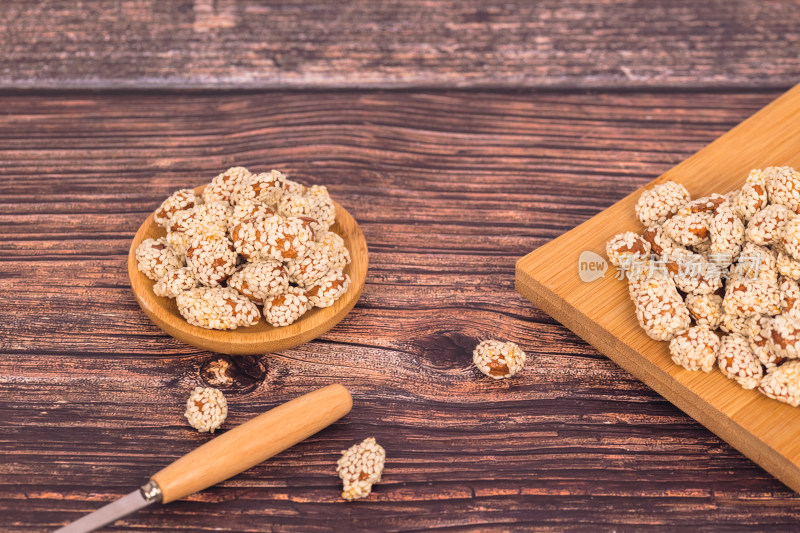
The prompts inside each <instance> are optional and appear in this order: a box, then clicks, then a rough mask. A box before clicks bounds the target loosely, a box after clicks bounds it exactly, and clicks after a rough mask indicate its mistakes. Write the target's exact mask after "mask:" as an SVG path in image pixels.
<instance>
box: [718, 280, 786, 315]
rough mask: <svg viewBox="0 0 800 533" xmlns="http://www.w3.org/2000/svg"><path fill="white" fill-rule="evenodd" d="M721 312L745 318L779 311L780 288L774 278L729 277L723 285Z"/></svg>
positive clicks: (774, 313) (775, 313) (773, 313)
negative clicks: (723, 295) (723, 296)
mask: <svg viewBox="0 0 800 533" xmlns="http://www.w3.org/2000/svg"><path fill="white" fill-rule="evenodd" d="M722 308H723V312H724V313H726V314H731V315H736V316H739V317H743V318H747V317H751V316H753V315H759V314H761V315H777V314H779V313H780V289H779V287H778V280H777V279H776V278H764V279H761V278H756V279H752V278H748V277H731V278H728V282H727V283H726V286H725V298H724V300H723V302H722Z"/></svg>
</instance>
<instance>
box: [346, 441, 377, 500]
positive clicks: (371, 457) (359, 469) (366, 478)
mask: <svg viewBox="0 0 800 533" xmlns="http://www.w3.org/2000/svg"><path fill="white" fill-rule="evenodd" d="M385 462H386V450H384V449H383V447H382V446H381V445H380V444H378V443H377V442H375V438H374V437H369V438H367V439H364V440H363V441H362V442H360V443H359V444H354V445H353V446H351V447H350V448H348V449H346V450H342V456H341V457H340V458H339V460H338V461H337V462H336V472H337V473H338V474H339V478H341V480H342V484H343V487H342V498H344V499H345V500H349V501H351V500H359V499H361V498H366V497H367V496H369V494H370V492H371V491H372V485H374V484H375V483H378V482H379V481H380V480H381V474H382V473H383V465H384V463H385Z"/></svg>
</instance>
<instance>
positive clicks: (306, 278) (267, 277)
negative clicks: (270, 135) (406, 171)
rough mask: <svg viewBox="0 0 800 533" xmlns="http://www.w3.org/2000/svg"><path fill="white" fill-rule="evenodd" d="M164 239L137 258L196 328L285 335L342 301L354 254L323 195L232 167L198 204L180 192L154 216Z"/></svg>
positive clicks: (145, 246) (150, 242)
mask: <svg viewBox="0 0 800 533" xmlns="http://www.w3.org/2000/svg"><path fill="white" fill-rule="evenodd" d="M153 218H154V220H155V222H156V223H157V224H158V225H159V226H161V227H162V228H164V230H165V235H164V236H163V237H160V238H158V239H146V240H144V241H142V243H141V244H140V245H139V247H138V248H137V249H136V261H137V265H138V268H139V271H140V272H142V273H143V274H144V275H146V276H147V277H148V278H150V279H151V280H153V281H154V282H155V284H154V285H153V292H154V293H155V294H156V295H157V296H163V297H166V298H175V299H176V302H177V305H178V310H179V311H180V313H181V316H183V318H184V319H186V321H187V322H189V323H190V324H192V325H195V326H199V327H202V328H208V329H235V328H238V327H248V326H253V325H255V324H257V323H258V322H259V320H260V319H261V317H262V309H263V317H264V319H265V320H266V321H267V323H269V324H270V325H272V326H275V327H278V326H288V325H289V324H292V323H293V322H295V321H296V320H298V319H299V318H300V317H301V316H303V314H305V313H306V312H307V311H309V310H310V309H312V308H313V307H330V306H331V305H333V303H334V302H335V301H336V300H337V299H338V298H340V297H341V296H342V295H343V294H345V293H346V292H347V290H348V288H349V286H350V277H349V276H348V275H347V274H345V273H344V268H345V267H346V266H347V265H348V264H349V263H350V252H349V251H348V250H347V247H346V246H345V242H344V239H342V237H341V236H340V235H338V234H336V233H335V232H333V231H331V230H330V228H331V226H332V225H333V223H334V222H335V218H336V209H335V205H334V203H333V201H332V200H331V198H330V196H328V191H327V189H326V188H325V187H323V186H319V185H314V186H312V187H305V186H303V185H301V184H299V183H297V182H294V181H291V180H289V179H287V178H286V176H284V175H283V174H282V173H280V172H278V171H277V170H273V171H271V172H264V173H261V174H253V173H251V172H250V171H249V170H247V169H246V168H244V167H233V168H230V169H228V170H227V171H226V172H223V173H222V174H220V175H219V176H217V177H216V178H214V179H213V180H211V183H209V184H208V185H207V186H206V188H205V190H204V191H203V193H202V195H196V194H195V193H194V191H192V190H191V189H181V190H179V191H176V192H175V193H173V194H172V195H171V196H170V197H169V198H167V199H166V200H164V202H163V203H162V204H161V206H160V207H159V208H158V209H157V210H156V212H155V213H154V215H153Z"/></svg>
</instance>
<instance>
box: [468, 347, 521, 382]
mask: <svg viewBox="0 0 800 533" xmlns="http://www.w3.org/2000/svg"><path fill="white" fill-rule="evenodd" d="M525 359H526V356H525V352H523V351H522V350H521V349H520V347H519V346H517V345H516V344H514V343H513V342H502V341H498V340H494V339H489V340H485V341H481V342H480V343H479V344H478V346H476V347H475V350H474V351H473V352H472V361H473V362H474V363H475V366H476V367H478V370H480V371H481V372H483V373H484V374H486V375H487V376H489V377H490V378H492V379H505V378H510V377H512V376H514V375H515V374H517V373H518V372H519V371H520V370H522V368H523V367H524V366H525Z"/></svg>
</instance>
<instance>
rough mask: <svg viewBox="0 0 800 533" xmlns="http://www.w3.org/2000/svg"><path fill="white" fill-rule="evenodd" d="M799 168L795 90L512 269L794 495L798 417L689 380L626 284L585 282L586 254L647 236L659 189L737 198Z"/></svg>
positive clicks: (721, 386)
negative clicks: (645, 207)
mask: <svg viewBox="0 0 800 533" xmlns="http://www.w3.org/2000/svg"><path fill="white" fill-rule="evenodd" d="M785 165H788V166H792V167H800V85H798V86H796V87H794V88H793V89H792V90H791V91H789V92H787V93H786V94H784V95H782V96H781V97H780V98H779V99H777V100H775V101H774V102H772V103H771V104H770V105H768V106H767V107H765V108H764V109H762V110H761V111H759V112H758V113H756V114H755V115H753V116H752V117H750V118H749V119H747V121H745V122H743V123H742V124H740V125H739V126H737V127H736V128H734V129H733V130H731V131H730V132H728V133H726V134H725V135H723V136H722V137H720V138H719V139H717V140H716V141H714V142H713V143H712V144H710V145H709V146H707V147H706V148H704V149H703V150H701V151H699V152H698V153H696V154H694V155H693V156H692V157H690V158H689V159H687V160H686V161H683V162H682V163H681V164H679V165H677V166H675V167H674V168H672V169H670V170H669V171H667V172H665V173H664V174H662V175H661V176H660V177H659V178H657V179H655V180H653V181H652V182H651V183H649V184H648V185H647V186H645V187H643V188H642V189H639V190H637V191H635V192H634V193H632V194H630V195H628V196H626V197H625V198H624V199H622V200H620V201H619V202H617V203H616V204H614V205H613V206H611V207H609V208H608V209H605V210H603V211H602V212H601V213H599V214H597V215H595V216H594V217H592V218H591V219H590V220H588V221H586V222H585V223H583V224H581V225H580V226H579V227H577V228H575V229H573V230H571V231H569V232H567V233H566V234H564V235H562V236H561V237H559V238H557V239H555V240H554V241H552V242H550V243H547V244H546V245H545V246H542V247H541V248H539V249H537V250H535V251H533V252H531V253H530V254H528V255H526V256H525V257H524V258H522V259H520V260H519V262H518V263H517V269H516V270H517V273H516V276H517V290H519V291H520V292H521V293H522V294H523V295H525V297H526V298H528V299H530V300H532V301H533V302H534V303H536V304H538V305H539V307H541V308H542V309H543V310H545V311H547V312H548V313H550V314H551V315H552V316H553V317H555V318H556V319H558V320H560V321H561V322H562V323H563V324H565V325H566V326H568V327H569V328H570V329H572V331H574V332H576V333H578V334H579V335H580V336H581V337H582V338H584V339H586V340H587V341H588V342H589V343H590V344H592V346H595V347H596V348H598V349H599V350H600V351H602V352H603V353H605V354H606V355H608V356H609V357H610V358H611V359H612V360H614V361H616V362H617V363H619V364H620V366H622V367H623V368H625V369H627V370H629V371H630V372H631V373H632V374H634V375H635V376H637V377H638V378H640V379H641V380H642V381H644V382H645V383H647V384H648V385H650V386H651V387H653V388H654V389H655V390H656V391H658V392H659V393H661V394H662V395H664V397H665V398H667V399H668V400H670V401H671V402H673V403H674V404H675V405H677V406H678V407H680V408H681V409H683V410H684V411H685V412H687V413H688V414H690V415H691V416H692V417H694V418H695V419H696V420H698V421H699V422H701V423H702V424H704V425H705V426H706V427H708V428H709V429H711V430H712V431H714V432H715V433H717V434H718V435H720V436H721V437H722V438H723V439H725V440H726V441H727V442H729V443H730V444H732V445H733V446H734V447H736V448H737V449H739V450H741V451H742V452H743V453H745V454H746V455H747V456H748V457H750V458H752V459H753V460H754V461H756V462H757V463H759V464H761V465H762V466H764V468H766V469H767V470H769V471H770V472H772V473H773V474H774V475H775V476H776V477H778V478H779V479H781V480H782V481H783V482H784V483H786V484H787V485H789V486H790V487H792V488H793V489H794V490H796V491H798V492H800V409H797V408H795V407H791V406H789V405H786V404H782V403H779V402H777V401H775V400H771V399H769V398H767V397H766V396H764V395H762V394H761V393H759V392H758V391H757V390H747V391H746V390H744V389H742V388H741V387H740V386H739V385H738V384H737V383H735V382H733V381H731V380H729V379H727V378H726V377H725V376H724V375H723V374H722V373H721V372H718V371H716V369H714V372H712V373H711V374H705V373H703V372H689V371H686V370H684V369H683V368H682V367H681V366H679V365H676V364H675V363H673V362H672V360H671V358H670V350H669V343H667V342H659V341H654V340H653V339H651V338H649V337H648V336H647V335H646V334H645V332H644V330H642V329H641V327H640V326H639V323H638V321H637V319H636V316H635V313H634V312H633V310H634V307H633V304H632V302H631V301H630V298H629V294H628V287H627V283H625V282H624V280H622V279H620V278H619V276H618V275H617V270H616V269H614V268H613V267H610V268H609V272H608V273H606V275H605V276H604V277H602V278H601V279H598V280H595V281H596V283H595V282H592V283H585V282H583V281H581V279H580V277H579V275H578V257H579V256H580V254H581V253H582V252H583V251H584V250H590V251H593V252H594V253H597V254H600V255H605V253H604V248H605V243H606V242H607V241H608V240H610V239H611V238H613V236H614V235H618V234H620V233H623V232H625V231H635V232H641V231H643V228H642V225H641V223H640V222H639V220H638V219H637V218H636V214H635V209H634V206H635V205H636V202H637V201H638V200H639V197H640V196H641V193H642V192H644V190H645V189H646V188H650V187H652V186H653V185H655V184H657V183H663V182H665V181H673V182H676V183H680V184H681V185H683V186H684V187H686V189H687V190H688V191H689V192H690V193H691V194H692V197H693V198H698V197H703V196H708V195H710V194H713V193H722V194H724V193H726V192H728V191H731V190H735V189H738V188H741V186H742V185H743V184H744V179H745V177H746V176H747V174H748V173H749V171H750V170H751V169H753V168H766V167H768V166H785Z"/></svg>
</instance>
